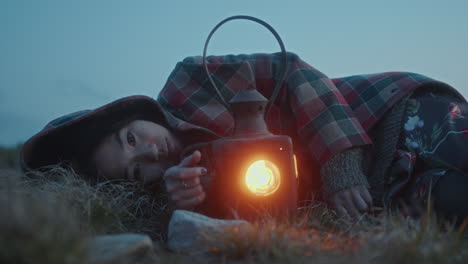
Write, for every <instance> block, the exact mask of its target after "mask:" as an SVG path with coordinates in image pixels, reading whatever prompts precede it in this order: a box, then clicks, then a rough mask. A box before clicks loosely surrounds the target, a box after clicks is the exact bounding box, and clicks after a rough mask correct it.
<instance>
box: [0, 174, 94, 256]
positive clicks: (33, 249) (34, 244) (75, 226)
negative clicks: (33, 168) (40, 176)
mask: <svg viewBox="0 0 468 264" xmlns="http://www.w3.org/2000/svg"><path fill="white" fill-rule="evenodd" d="M2 172H3V171H2ZM14 175H15V173H14V172H12V171H9V172H3V173H1V180H2V187H3V188H2V189H1V192H0V212H1V214H0V234H1V236H0V263H50V264H54V263H57V264H59V263H85V260H86V257H87V248H86V243H85V237H86V232H85V231H84V230H82V229H81V228H80V224H79V217H78V216H77V212H76V211H75V210H73V209H71V208H68V207H67V206H66V205H65V204H63V203H60V202H59V201H57V200H56V199H54V198H53V197H52V196H50V195H48V194H47V193H41V192H35V191H31V190H29V189H21V188H18V181H17V179H14V178H13V176H14Z"/></svg>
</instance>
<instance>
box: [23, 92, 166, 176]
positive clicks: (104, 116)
mask: <svg viewBox="0 0 468 264" xmlns="http://www.w3.org/2000/svg"><path fill="white" fill-rule="evenodd" d="M129 117H138V119H146V120H152V121H155V122H157V123H161V124H162V125H165V126H166V125H168V121H167V116H166V114H165V111H164V110H163V109H162V107H161V106H160V105H159V103H158V102H157V101H156V100H154V99H153V98H151V97H148V96H142V95H135V96H129V97H124V98H122V99H119V100H116V101H114V102H111V103H108V104H106V105H103V106H101V107H99V108H96V109H94V110H88V111H87V112H83V114H80V115H79V116H78V117H77V118H75V119H72V120H67V121H65V122H63V123H62V124H60V125H54V124H53V122H54V121H55V120H54V121H52V122H51V123H49V124H48V125H47V126H46V127H44V128H43V129H42V130H41V131H40V132H39V133H37V134H36V135H34V136H33V137H31V138H30V139H29V140H28V141H27V142H26V143H25V144H24V145H23V148H22V151H21V156H20V159H21V166H22V168H23V170H30V169H38V168H41V167H44V166H49V165H54V164H57V163H60V162H62V161H65V160H71V159H73V157H74V156H75V155H76V154H77V153H78V152H79V151H80V150H79V148H80V146H83V145H84V144H82V143H85V142H79V141H83V140H85V141H86V140H88V139H89V140H95V138H96V137H97V136H102V134H101V133H100V132H102V131H106V129H108V128H109V127H111V126H112V125H113V124H115V123H117V122H119V121H121V120H125V119H128V118H129ZM135 119H137V118H135ZM91 138H92V139H91Z"/></svg>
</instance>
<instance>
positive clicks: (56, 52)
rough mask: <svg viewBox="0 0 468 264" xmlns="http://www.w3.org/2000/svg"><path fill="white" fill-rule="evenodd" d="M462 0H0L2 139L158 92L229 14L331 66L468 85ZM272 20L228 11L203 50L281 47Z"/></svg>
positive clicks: (337, 72) (466, 9) (467, 22)
mask: <svg viewBox="0 0 468 264" xmlns="http://www.w3.org/2000/svg"><path fill="white" fill-rule="evenodd" d="M467 14H468V1H464V0H447V1H434V0H392V1H383V0H365V1H360V0H354V1H346V0H341V1H338V0H324V1H322V0H298V1H284V0H283V1H277V0H269V1H260V0H257V1H254V0H250V1H244V0H237V1H221V0H207V1H204V0H198V1H179V0H172V1H167V0H166V1H159V0H154V1H149V0H140V1H123V0H107V1H106V0H93V1H91V0H80V1H71V0H40V1H39V0H29V1H26V0H0V124H1V125H0V145H3V146H14V145H15V144H17V143H20V142H24V141H25V140H27V139H28V138H29V137H31V136H32V135H33V134H35V133H37V132H38V131H39V130H41V129H42V128H43V127H44V126H45V125H46V124H47V122H49V121H51V120H52V119H54V118H57V117H59V116H62V115H64V114H68V113H71V112H74V111H78V110H83V109H92V108H96V107H99V106H101V105H103V104H105V103H108V102H111V101H113V100H116V99H118V98H120V97H124V96H128V95H133V94H144V95H148V96H152V97H156V96H157V94H158V92H159V91H160V89H161V88H162V87H163V85H164V83H165V82H166V80H167V77H168V76H169V74H170V72H171V71H172V69H173V68H174V66H175V64H176V63H177V62H178V61H180V60H182V59H183V58H185V57H187V56H193V55H201V54H202V51H203V45H204V42H205V40H206V38H207V36H208V34H209V32H210V31H211V29H212V28H213V27H214V26H215V25H216V24H217V23H218V22H220V21H221V20H223V19H224V18H227V17H229V16H232V15H250V16H255V17H258V18H260V19H262V20H264V21H266V22H267V23H269V24H270V25H272V26H273V27H274V28H275V29H276V31H277V32H278V33H279V35H280V36H281V38H282V39H283V42H284V44H285V46H286V49H287V50H288V51H291V52H294V53H296V54H298V55H299V56H300V57H301V58H302V59H303V60H305V61H306V62H308V63H309V64H311V65H313V66H314V67H316V68H318V69H319V70H320V71H322V72H323V73H325V74H326V75H328V76H329V77H340V76H346V75H354V74H362V73H375V72H384V71H410V72H417V73H420V74H424V75H427V76H430V77H432V78H434V79H438V80H440V81H444V82H446V83H448V84H450V85H452V86H454V87H455V88H457V89H458V90H459V91H460V92H461V93H462V94H463V95H465V96H467V97H468V15H467ZM277 51H279V46H278V44H277V42H276V40H275V39H274V37H273V36H272V35H271V33H269V31H268V30H267V29H265V28H263V27H262V26H260V25H258V24H256V23H254V22H250V21H231V22H228V23H227V24H225V25H223V26H222V27H221V28H220V29H219V30H218V31H217V32H216V33H215V35H214V36H213V38H212V39H211V41H210V45H209V48H208V54H210V55H222V54H239V53H256V52H277Z"/></svg>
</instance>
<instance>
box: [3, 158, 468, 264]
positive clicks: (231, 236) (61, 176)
mask: <svg viewBox="0 0 468 264" xmlns="http://www.w3.org/2000/svg"><path fill="white" fill-rule="evenodd" d="M155 197H156V198H155ZM164 201H165V197H164V195H155V193H154V192H150V191H148V190H145V189H144V188H143V187H142V186H141V185H140V184H138V183H134V182H119V183H116V182H103V183H99V184H96V185H90V184H88V183H87V182H85V181H83V180H82V179H80V178H79V177H78V176H77V175H76V174H75V173H74V172H73V171H72V170H70V169H64V168H61V167H52V168H51V170H50V171H49V172H48V173H39V172H37V173H33V174H31V175H28V177H25V175H23V174H22V173H21V172H19V171H17V170H15V169H2V170H0V211H1V212H2V213H1V214H0V233H1V234H2V235H1V236H0V263H86V258H87V252H88V249H87V248H86V239H88V238H89V237H92V236H93V235H98V234H109V233H123V232H136V233H146V234H149V235H150V236H151V237H152V239H153V241H155V244H156V247H155V252H154V253H155V256H156V257H154V258H152V259H150V260H147V261H146V262H145V263H207V262H211V263H411V264H414V263H468V243H467V242H468V241H467V239H466V238H464V236H465V235H464V233H465V232H464V229H465V227H466V225H467V224H468V222H465V223H464V224H462V225H461V226H459V227H454V226H452V225H450V224H447V223H443V222H439V220H438V219H437V218H436V217H435V216H434V215H433V214H432V212H431V211H430V210H428V211H427V213H426V215H424V216H423V217H421V218H420V219H411V218H406V217H404V216H402V215H401V214H392V215H387V214H384V213H381V214H378V215H364V216H363V217H361V218H360V219H359V220H358V221H354V222H351V221H346V220H337V219H336V218H335V216H334V214H333V212H332V211H331V210H329V209H328V208H327V207H326V206H325V205H323V204H320V203H312V205H310V206H308V207H303V208H301V209H300V213H299V215H298V216H296V217H294V218H292V217H291V218H288V219H281V220H278V219H276V220H275V219H271V218H268V217H265V218H264V219H262V220H261V221H258V222H255V223H252V224H251V225H250V226H249V227H247V228H242V229H239V228H231V229H227V230H226V231H225V232H224V233H215V234H213V233H209V234H208V233H207V234H202V235H203V236H204V237H205V240H206V244H205V245H204V246H205V248H206V250H204V251H200V252H195V253H192V254H182V253H175V252H170V251H168V250H167V249H165V246H164V242H163V241H164V239H165V228H166V225H167V220H168V218H169V216H170V211H171V209H170V208H168V207H167V206H166V205H165V203H164Z"/></svg>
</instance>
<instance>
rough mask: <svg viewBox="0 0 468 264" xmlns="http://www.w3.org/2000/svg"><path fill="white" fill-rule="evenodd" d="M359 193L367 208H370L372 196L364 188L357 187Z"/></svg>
mask: <svg viewBox="0 0 468 264" xmlns="http://www.w3.org/2000/svg"><path fill="white" fill-rule="evenodd" d="M359 192H360V193H361V197H362V198H363V199H364V201H366V203H367V206H368V207H369V208H372V196H371V195H370V193H369V190H368V189H367V187H366V186H359Z"/></svg>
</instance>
